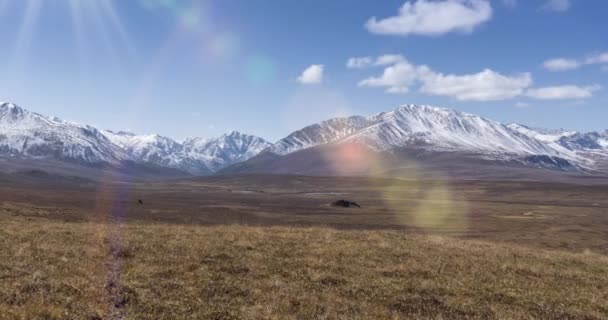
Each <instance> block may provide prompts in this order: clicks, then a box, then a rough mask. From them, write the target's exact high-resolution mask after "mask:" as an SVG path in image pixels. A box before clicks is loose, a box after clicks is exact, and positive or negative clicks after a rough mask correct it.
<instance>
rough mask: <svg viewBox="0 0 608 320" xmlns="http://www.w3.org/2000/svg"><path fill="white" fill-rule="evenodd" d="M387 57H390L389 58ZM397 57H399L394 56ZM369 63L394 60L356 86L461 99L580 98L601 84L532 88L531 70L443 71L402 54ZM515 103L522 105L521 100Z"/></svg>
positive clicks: (376, 63) (589, 95) (590, 93)
mask: <svg viewBox="0 0 608 320" xmlns="http://www.w3.org/2000/svg"><path fill="white" fill-rule="evenodd" d="M387 57H393V58H391V59H389V58H387ZM397 57H398V58H397ZM380 58H382V59H380ZM372 60H373V63H372V65H378V66H379V65H381V64H380V63H379V62H383V61H384V62H386V63H389V61H393V63H392V64H390V65H388V66H386V67H385V68H384V71H383V72H382V74H380V75H378V76H375V77H369V78H367V79H364V80H362V81H360V82H359V84H358V85H359V87H377V88H384V89H385V92H387V93H407V92H409V91H410V90H411V88H412V87H413V86H415V85H417V86H418V91H419V92H421V93H425V94H430V95H436V96H446V97H451V98H454V99H457V100H461V101H496V100H507V99H512V98H517V97H530V98H534V99H541V100H549V99H581V98H588V97H591V96H592V95H593V92H594V91H596V90H599V89H601V88H600V86H597V85H594V86H587V87H579V86H575V85H562V86H554V87H542V88H532V83H533V81H532V76H531V74H530V73H521V74H515V75H504V74H501V73H499V72H496V71H493V70H491V69H484V70H482V71H480V72H477V73H473V74H462V75H457V74H444V73H441V72H437V71H434V70H432V69H431V68H429V67H428V66H426V65H414V64H412V63H410V62H409V61H408V60H407V59H406V58H405V57H403V56H401V55H384V56H380V57H378V58H376V59H375V60H374V59H370V60H369V61H372ZM516 106H519V107H523V106H524V104H523V103H518V104H517V105H516Z"/></svg>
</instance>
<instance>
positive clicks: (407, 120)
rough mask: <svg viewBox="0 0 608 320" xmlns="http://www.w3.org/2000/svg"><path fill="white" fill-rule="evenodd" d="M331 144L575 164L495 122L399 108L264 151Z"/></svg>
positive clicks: (333, 124) (313, 130)
mask: <svg viewBox="0 0 608 320" xmlns="http://www.w3.org/2000/svg"><path fill="white" fill-rule="evenodd" d="M335 142H339V143H342V142H361V143H364V144H366V145H369V146H372V147H374V148H376V149H378V150H383V151H390V150H391V149H394V148H402V147H420V148H426V149H429V150H436V151H458V152H471V153H480V154H483V155H486V156H487V157H490V158H504V157H505V156H509V157H514V156H520V157H521V156H530V155H548V156H552V157H561V158H566V159H569V160H579V159H578V157H577V155H576V154H575V153H574V152H571V151H569V150H567V149H565V148H552V147H551V146H549V145H547V144H546V143H543V142H542V141H539V140H538V139H535V138H532V137H530V136H528V135H525V134H522V133H520V132H519V131H518V130H514V129H512V128H509V127H508V126H505V125H502V124H500V123H498V122H495V121H492V120H488V119H485V118H482V117H479V116H476V115H472V114H468V113H463V112H458V111H455V110H450V109H444V108H437V107H431V106H421V105H404V106H401V107H399V108H397V109H395V110H393V111H390V112H383V113H380V114H377V115H374V116H371V117H368V118H364V117H351V118H339V119H332V120H328V121H324V122H322V123H319V124H316V125H312V126H308V127H306V128H304V129H302V130H299V131H296V132H294V133H292V134H291V135H290V136H288V137H286V138H285V139H282V140H280V141H279V142H278V143H277V144H276V145H275V146H274V147H273V148H271V149H269V151H271V152H273V153H275V154H279V155H285V154H288V153H292V152H295V151H298V150H302V149H306V148H310V147H314V146H317V145H322V144H326V143H335Z"/></svg>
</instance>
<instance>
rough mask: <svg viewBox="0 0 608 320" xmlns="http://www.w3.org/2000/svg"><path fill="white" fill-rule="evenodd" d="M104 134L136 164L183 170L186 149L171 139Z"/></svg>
mask: <svg viewBox="0 0 608 320" xmlns="http://www.w3.org/2000/svg"><path fill="white" fill-rule="evenodd" d="M103 133H104V134H105V135H106V136H107V137H108V139H110V141H112V142H114V143H115V144H116V145H118V146H120V147H121V148H122V149H123V150H124V151H125V152H126V153H127V154H128V155H129V156H130V157H131V158H132V159H133V160H134V161H136V162H142V163H152V164H155V165H158V166H161V167H169V168H175V169H182V168H181V163H182V160H183V157H184V148H183V146H182V145H181V144H179V143H177V142H176V141H174V140H172V139H170V138H167V137H163V136H159V135H157V134H151V135H135V134H133V133H128V132H116V133H115V132H112V131H103Z"/></svg>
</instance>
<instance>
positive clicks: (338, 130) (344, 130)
mask: <svg viewBox="0 0 608 320" xmlns="http://www.w3.org/2000/svg"><path fill="white" fill-rule="evenodd" d="M371 124H372V123H371V122H370V120H369V119H367V118H364V117H360V116H354V117H349V118H335V119H330V120H327V121H323V122H321V123H319V124H313V125H310V126H308V127H305V128H303V129H301V130H298V131H296V132H294V133H292V134H290V135H289V136H288V137H286V138H284V139H282V140H280V141H279V142H277V143H276V144H275V145H274V146H272V148H271V149H269V151H270V152H272V153H275V154H280V155H285V154H289V153H292V152H295V151H298V150H302V149H306V148H310V147H314V146H317V145H320V144H325V143H331V142H334V141H338V140H341V139H344V138H346V137H348V136H350V135H352V134H354V133H356V132H358V131H359V130H361V129H363V128H365V127H368V126H369V125H371Z"/></svg>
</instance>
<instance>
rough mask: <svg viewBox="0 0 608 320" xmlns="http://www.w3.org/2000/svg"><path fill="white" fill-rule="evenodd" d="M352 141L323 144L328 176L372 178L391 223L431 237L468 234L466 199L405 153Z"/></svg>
mask: <svg viewBox="0 0 608 320" xmlns="http://www.w3.org/2000/svg"><path fill="white" fill-rule="evenodd" d="M351 140H352V141H350V142H343V143H340V144H330V145H326V146H323V147H322V150H323V151H322V152H323V159H324V161H326V163H327V164H329V167H330V168H331V169H330V171H331V172H332V173H335V174H338V175H357V176H367V177H370V178H369V184H370V185H371V186H372V188H373V190H375V192H374V193H375V194H376V197H377V199H378V200H379V201H380V203H381V208H382V210H387V211H388V212H391V213H392V215H393V216H394V223H395V224H398V225H403V226H407V227H413V228H415V229H417V230H421V231H424V232H427V233H433V234H450V235H458V234H461V233H462V232H464V231H466V230H467V228H468V212H469V211H468V210H469V208H468V205H467V201H466V199H464V197H463V196H461V195H459V193H458V192H457V190H453V189H452V188H451V187H450V184H449V182H448V180H446V178H445V177H442V176H441V175H440V174H438V173H437V172H433V173H429V172H427V171H426V170H425V169H424V163H419V162H418V161H415V160H412V159H410V158H406V157H405V156H404V155H403V154H400V153H389V152H381V150H380V149H379V150H375V149H373V148H371V147H369V144H367V143H364V142H363V141H357V140H356V138H351ZM397 164H398V165H399V167H398V168H397V169H395V166H396V165H397ZM387 178H388V179H387Z"/></svg>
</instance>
